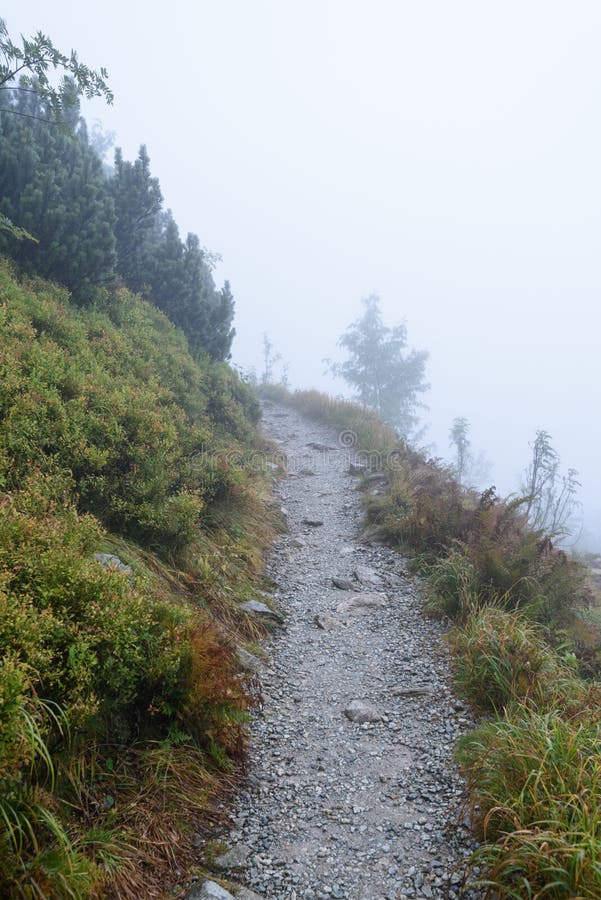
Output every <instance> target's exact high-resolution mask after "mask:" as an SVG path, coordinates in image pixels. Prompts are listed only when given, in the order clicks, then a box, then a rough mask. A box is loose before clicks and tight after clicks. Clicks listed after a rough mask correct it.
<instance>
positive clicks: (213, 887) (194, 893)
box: [186, 881, 234, 900]
mask: <svg viewBox="0 0 601 900" xmlns="http://www.w3.org/2000/svg"><path fill="white" fill-rule="evenodd" d="M186 900H234V895H233V894H230V892H229V891H226V890H225V888H222V887H221V886H220V885H218V884H217V882H216V881H203V882H201V883H200V884H196V885H194V887H193V888H192V890H191V891H190V892H189V893H188V894H187V895H186Z"/></svg>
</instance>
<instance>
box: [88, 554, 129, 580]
mask: <svg viewBox="0 0 601 900" xmlns="http://www.w3.org/2000/svg"><path fill="white" fill-rule="evenodd" d="M94 559H95V560H96V561H97V562H99V563H100V565H101V566H103V567H104V568H105V569H110V570H111V571H113V572H123V573H124V574H125V575H131V574H132V572H133V569H132V567H131V566H127V565H126V564H125V563H124V562H122V560H120V559H119V557H118V556H113V555H112V554H111V553H95V554H94Z"/></svg>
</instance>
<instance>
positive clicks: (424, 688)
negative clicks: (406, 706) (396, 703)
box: [390, 684, 432, 697]
mask: <svg viewBox="0 0 601 900" xmlns="http://www.w3.org/2000/svg"><path fill="white" fill-rule="evenodd" d="M390 693H391V694H392V696H393V697H428V696H429V695H430V694H431V693H432V688H431V687H428V685H425V684H424V685H415V686H414V687H406V688H402V687H397V688H393V689H392V690H391V692H390Z"/></svg>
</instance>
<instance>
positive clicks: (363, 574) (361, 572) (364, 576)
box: [353, 566, 384, 587]
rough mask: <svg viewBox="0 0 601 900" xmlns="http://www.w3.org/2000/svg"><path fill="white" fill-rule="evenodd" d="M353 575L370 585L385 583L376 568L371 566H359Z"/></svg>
mask: <svg viewBox="0 0 601 900" xmlns="http://www.w3.org/2000/svg"><path fill="white" fill-rule="evenodd" d="M353 575H354V577H355V578H356V579H357V581H359V582H360V583H361V584H367V585H369V586H370V587H380V585H382V584H383V583H384V582H383V581H382V578H381V577H380V576H379V575H378V573H377V572H376V571H375V569H371V568H370V567H369V566H357V567H356V568H355V569H354V571H353Z"/></svg>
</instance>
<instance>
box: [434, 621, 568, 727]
mask: <svg viewBox="0 0 601 900" xmlns="http://www.w3.org/2000/svg"><path fill="white" fill-rule="evenodd" d="M450 640H451V646H452V649H453V654H454V662H453V670H454V676H455V681H456V683H457V685H458V687H459V689H460V690H461V691H462V693H464V694H465V695H466V696H468V697H469V699H470V700H471V701H472V703H473V704H474V705H475V706H476V707H477V709H478V710H480V711H481V712H485V713H491V712H495V713H502V712H503V710H504V709H505V708H506V707H507V706H508V705H509V704H510V703H512V702H514V701H518V702H521V703H523V704H527V705H530V706H532V707H533V708H537V707H540V706H544V705H545V703H546V702H547V701H548V700H549V699H550V698H551V697H552V696H553V692H554V691H555V689H556V688H557V687H558V685H559V684H560V682H561V681H562V680H563V681H565V680H566V679H568V678H570V676H572V675H573V672H572V670H571V669H570V668H569V667H568V665H567V664H566V663H563V662H562V661H561V660H560V658H559V657H558V655H557V653H556V652H555V651H554V650H553V648H552V647H551V646H550V644H549V643H548V642H547V641H545V640H544V638H543V636H542V634H541V632H540V630H539V629H538V628H537V627H536V625H534V624H533V623H532V622H529V621H528V620H527V619H525V618H524V616H523V615H522V614H520V613H519V612H507V611H506V610H504V609H502V608H500V607H495V606H482V607H481V608H479V609H476V610H474V611H473V613H472V615H471V616H470V617H469V618H468V619H467V621H466V622H465V623H464V624H463V625H462V626H461V627H458V628H456V629H454V630H453V631H452V632H451V635H450Z"/></svg>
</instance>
